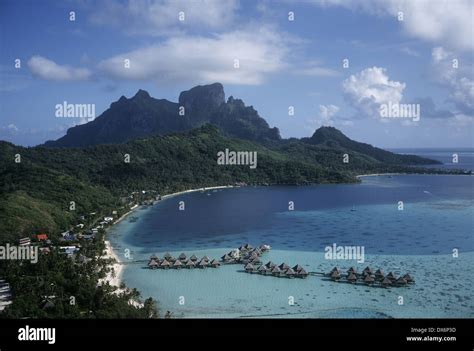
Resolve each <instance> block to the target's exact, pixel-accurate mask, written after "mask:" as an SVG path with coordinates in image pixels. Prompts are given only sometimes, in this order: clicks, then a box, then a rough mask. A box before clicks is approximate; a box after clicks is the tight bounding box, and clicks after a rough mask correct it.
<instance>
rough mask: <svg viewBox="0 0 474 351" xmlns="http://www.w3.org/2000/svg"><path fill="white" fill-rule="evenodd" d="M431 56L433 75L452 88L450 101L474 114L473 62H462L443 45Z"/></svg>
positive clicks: (460, 108)
mask: <svg viewBox="0 0 474 351" xmlns="http://www.w3.org/2000/svg"><path fill="white" fill-rule="evenodd" d="M431 56H432V72H433V74H432V77H433V78H434V79H435V81H436V82H438V83H439V84H441V85H443V86H445V87H447V88H448V89H449V90H450V95H449V101H451V102H452V103H454V104H455V105H456V107H457V108H458V109H459V110H460V111H461V112H463V113H466V114H471V115H474V80H473V78H472V62H467V63H465V62H460V61H459V59H458V58H457V57H456V55H454V53H452V52H450V51H448V50H445V49H444V48H443V47H436V48H434V49H433V50H432V53H431ZM456 60H458V61H457V67H456Z"/></svg>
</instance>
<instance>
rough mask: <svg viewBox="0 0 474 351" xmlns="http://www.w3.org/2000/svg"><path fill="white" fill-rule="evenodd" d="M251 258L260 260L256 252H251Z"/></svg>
mask: <svg viewBox="0 0 474 351" xmlns="http://www.w3.org/2000/svg"><path fill="white" fill-rule="evenodd" d="M248 257H249V258H259V257H260V256H259V255H258V254H257V253H256V252H251V253H250V254H249V255H248Z"/></svg>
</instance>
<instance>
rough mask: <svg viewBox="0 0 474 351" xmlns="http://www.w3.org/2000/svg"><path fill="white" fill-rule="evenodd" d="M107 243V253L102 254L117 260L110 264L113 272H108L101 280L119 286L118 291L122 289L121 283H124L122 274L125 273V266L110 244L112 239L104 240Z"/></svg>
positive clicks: (106, 257)
mask: <svg viewBox="0 0 474 351" xmlns="http://www.w3.org/2000/svg"><path fill="white" fill-rule="evenodd" d="M104 243H105V255H104V256H102V257H103V258H105V259H111V258H112V259H114V260H115V262H114V263H112V264H111V265H109V267H110V268H111V269H112V271H111V272H108V273H107V276H106V277H105V278H103V279H101V281H100V282H102V283H106V282H108V283H109V284H110V285H111V286H115V287H117V288H119V290H117V292H119V291H120V284H121V283H122V274H123V269H124V266H123V265H122V264H121V263H120V260H119V258H118V255H117V254H116V252H115V251H114V249H113V247H112V245H111V244H110V241H108V240H104Z"/></svg>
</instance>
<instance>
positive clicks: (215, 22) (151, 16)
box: [90, 0, 239, 36]
mask: <svg viewBox="0 0 474 351" xmlns="http://www.w3.org/2000/svg"><path fill="white" fill-rule="evenodd" d="M94 6H95V7H97V4H94ZM238 6H239V3H238V1H237V0H192V1H189V0H128V1H125V2H122V3H121V2H118V1H111V0H109V1H105V2H101V4H100V5H99V6H98V8H94V9H92V10H93V11H92V14H91V16H90V21H91V22H92V23H94V24H97V25H100V26H111V27H114V28H118V29H120V30H123V31H124V32H125V33H126V34H130V35H135V34H146V35H152V36H161V35H169V34H171V33H176V32H177V31H185V30H187V29H191V28H195V27H205V28H210V29H216V28H222V27H225V26H228V25H230V24H231V23H232V22H233V20H234V17H235V12H236V10H237V8H238ZM181 11H182V12H184V21H180V20H179V13H180V12H181Z"/></svg>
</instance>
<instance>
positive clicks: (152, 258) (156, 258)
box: [150, 254, 160, 261]
mask: <svg viewBox="0 0 474 351" xmlns="http://www.w3.org/2000/svg"><path fill="white" fill-rule="evenodd" d="M151 260H155V261H159V260H160V258H159V257H158V256H157V255H155V254H153V255H151V256H150V261H151Z"/></svg>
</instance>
